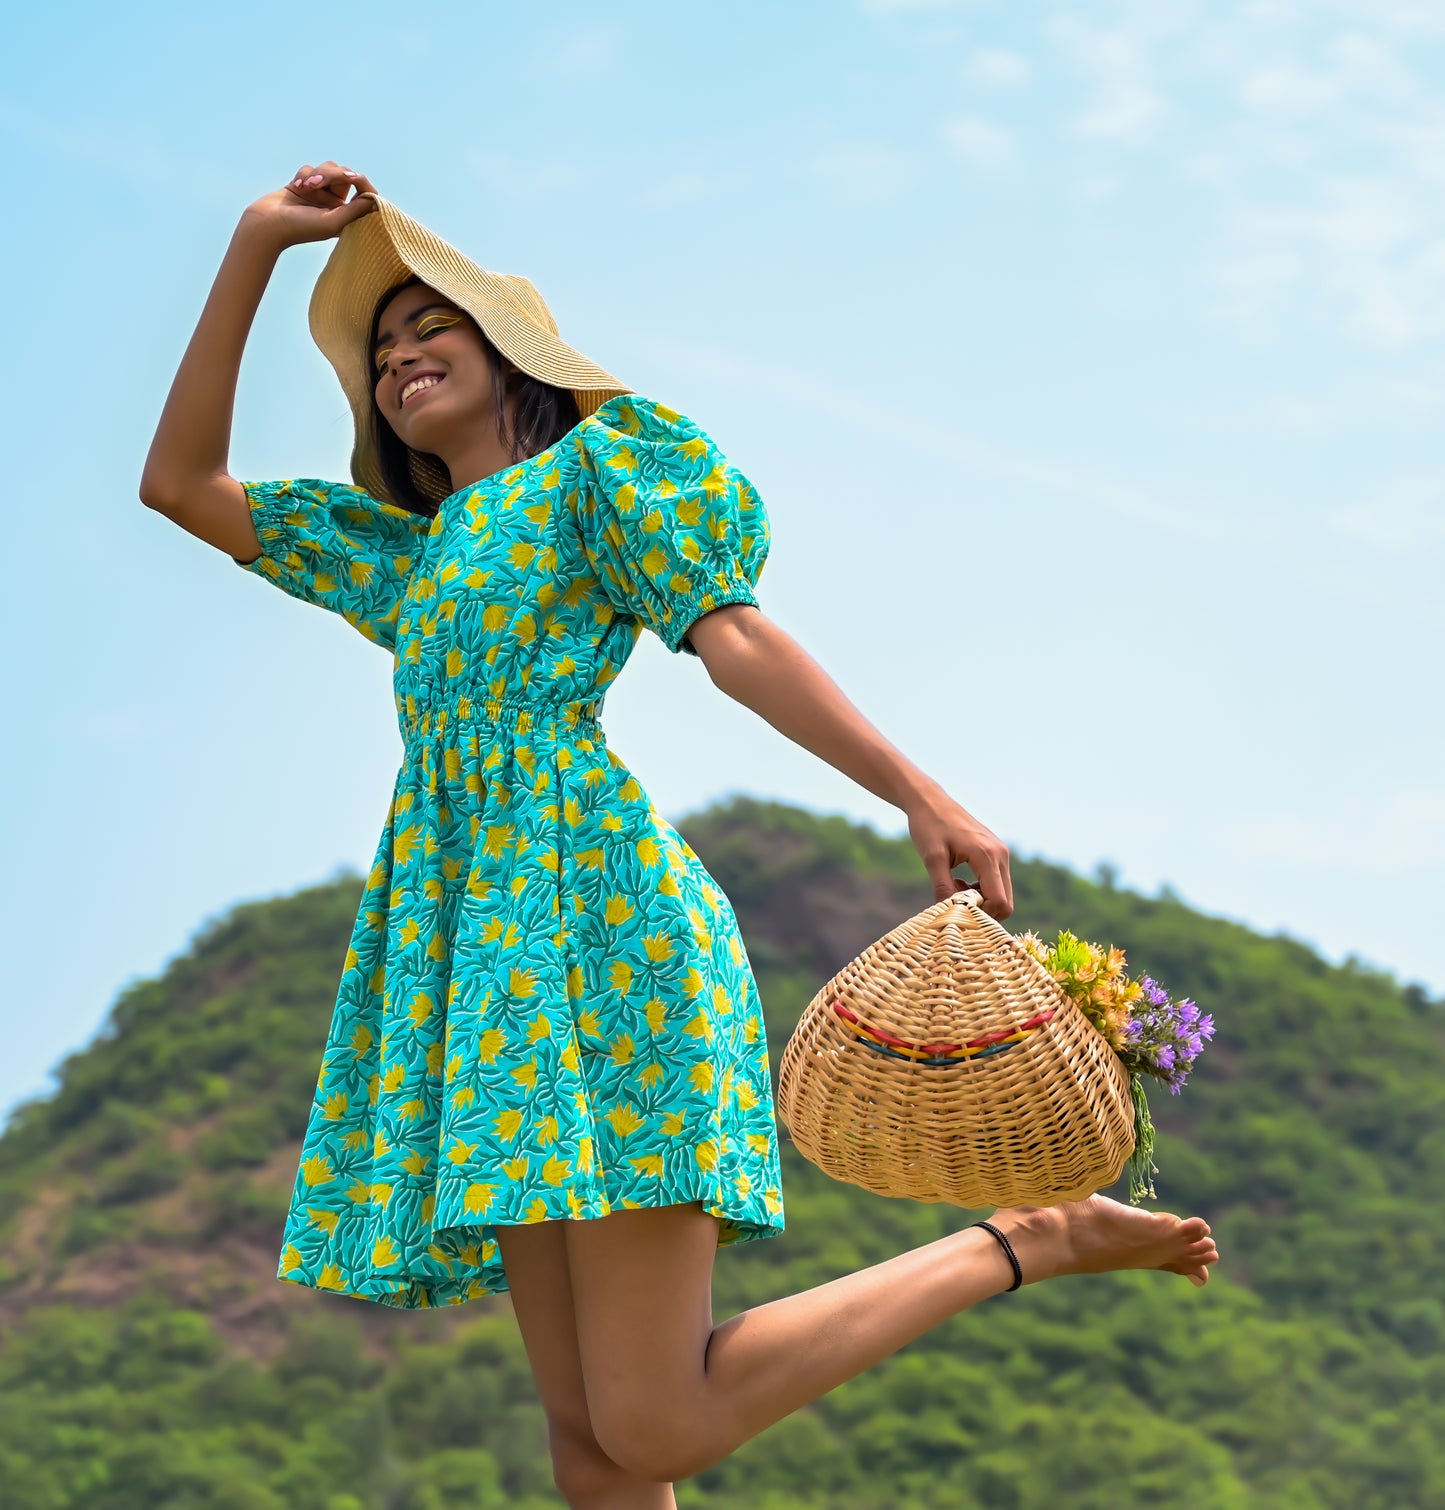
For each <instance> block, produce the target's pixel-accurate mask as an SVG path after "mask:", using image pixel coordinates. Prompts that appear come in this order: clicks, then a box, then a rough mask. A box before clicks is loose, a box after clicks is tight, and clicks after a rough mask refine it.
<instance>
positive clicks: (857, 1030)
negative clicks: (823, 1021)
mask: <svg viewBox="0 0 1445 1510" xmlns="http://www.w3.org/2000/svg"><path fill="white" fill-rule="evenodd" d="M833 1010H834V1012H836V1013H837V1014H838V1016H839V1017H841V1018H842V1019H843V1021H844V1022H846V1023H847V1024H848V1027H849V1029H850V1030H851V1031H852V1033H853V1035H854V1037H856V1038H857V1039H858V1040H859V1041H860V1042H862V1043H866V1044H867V1045H868V1047H869V1048H870V1049H872V1050H873V1051H874V1052H875V1053H878V1054H886V1055H887V1056H888V1057H889V1058H890V1059H906V1060H907V1061H908V1062H909V1063H910V1064H923V1065H928V1064H962V1063H963V1062H964V1061H966V1060H969V1059H982V1058H984V1057H985V1056H986V1055H989V1054H1003V1053H1007V1052H1008V1050H1009V1049H1012V1048H1016V1047H1017V1046H1018V1045H1019V1044H1021V1043H1022V1042H1023V1041H1024V1039H1025V1038H1027V1037H1028V1036H1029V1034H1030V1033H1034V1032H1037V1031H1038V1029H1040V1028H1041V1027H1043V1025H1044V1024H1045V1023H1046V1022H1048V1021H1050V1020H1051V1019H1052V1017H1053V1015H1054V1013H1055V1011H1056V1010H1057V1008H1055V1007H1049V1008H1047V1009H1046V1010H1045V1011H1042V1012H1039V1013H1038V1014H1037V1015H1036V1016H1033V1017H1030V1018H1029V1020H1028V1021H1027V1022H1021V1023H1019V1024H1018V1025H1017V1026H1016V1027H1012V1028H1004V1029H1003V1030H1002V1031H1001V1032H997V1033H985V1034H984V1035H983V1036H982V1037H981V1038H970V1039H969V1040H968V1041H967V1042H966V1043H909V1042H907V1041H906V1040H905V1039H902V1038H895V1037H894V1036H893V1034H892V1033H885V1032H884V1031H883V1029H882V1028H874V1027H870V1026H869V1025H868V1024H867V1023H866V1022H864V1021H863V1019H862V1018H861V1017H858V1016H857V1015H856V1014H855V1013H853V1012H850V1011H849V1010H848V1008H847V1007H845V1006H844V1005H843V1003H842V1002H840V1001H835V1002H834V1003H833Z"/></svg>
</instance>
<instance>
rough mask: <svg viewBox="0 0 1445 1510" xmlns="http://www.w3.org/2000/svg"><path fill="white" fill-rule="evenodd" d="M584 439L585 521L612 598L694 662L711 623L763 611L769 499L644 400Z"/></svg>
mask: <svg viewBox="0 0 1445 1510" xmlns="http://www.w3.org/2000/svg"><path fill="white" fill-rule="evenodd" d="M577 436H578V448H579V450H580V451H581V453H582V483H581V487H580V489H579V501H578V521H579V525H580V527H581V531H582V538H583V545H584V548H585V549H586V553H587V559H588V561H589V562H590V563H591V565H592V567H593V570H594V571H595V572H596V573H597V577H598V580H599V582H600V583H601V584H602V589H603V591H604V592H605V593H606V594H607V597H608V599H609V601H610V602H611V603H612V606H613V607H614V608H615V609H617V610H618V612H619V613H623V614H629V615H631V616H632V617H634V618H636V619H639V620H640V621H641V622H642V623H643V624H644V625H645V626H646V627H647V628H649V629H651V630H652V631H653V632H654V633H655V634H656V635H657V636H658V638H659V639H661V641H662V642H663V644H664V645H666V646H667V648H668V649H669V650H670V651H672V652H674V653H677V652H679V651H680V652H683V653H685V654H687V655H694V656H695V655H696V654H697V651H696V650H695V649H694V648H693V647H692V645H691V644H689V643H688V641H687V639H686V638H685V636H686V634H687V631H688V630H689V629H690V628H691V627H692V625H693V624H695V623H696V622H697V620H698V619H700V618H701V617H702V616H703V615H704V614H705V613H709V612H710V611H711V610H712V609H714V608H721V607H722V606H723V605H724V604H726V603H751V604H753V605H754V606H756V605H757V601H758V600H757V595H756V588H757V583H758V578H759V576H760V575H761V573H762V570H763V563H764V562H765V561H766V560H767V556H768V546H769V542H770V530H769V526H768V516H767V511H766V509H765V507H764V505H763V501H762V499H761V498H759V497H758V494H757V491H756V490H755V489H754V487H753V485H752V483H750V482H749V481H748V480H747V478H746V477H744V476H743V475H742V473H741V472H739V471H738V470H737V469H736V468H735V467H733V466H732V465H731V464H730V463H729V462H728V461H727V459H726V458H725V457H724V456H723V454H722V452H721V451H720V450H719V449H718V447H717V445H716V443H715V442H714V441H713V440H712V439H711V437H710V436H708V435H707V434H706V433H705V432H704V431H703V430H701V429H700V428H699V427H698V426H697V425H696V424H694V423H693V421H692V420H690V419H688V418H687V417H686V416H685V415H682V414H679V413H678V412H677V411H676V410H675V409H669V408H667V407H666V406H664V405H662V404H658V403H655V402H653V401H652V400H651V399H645V398H642V397H640V396H639V395H637V394H625V395H623V396H622V397H621V398H615V399H611V400H609V401H608V402H607V403H605V404H603V405H602V406H601V407H600V408H599V409H598V410H597V411H596V412H595V413H594V414H592V415H591V416H590V417H589V418H588V419H587V420H586V421H585V422H584V423H583V424H582V425H581V426H580V427H579V429H578V432H577Z"/></svg>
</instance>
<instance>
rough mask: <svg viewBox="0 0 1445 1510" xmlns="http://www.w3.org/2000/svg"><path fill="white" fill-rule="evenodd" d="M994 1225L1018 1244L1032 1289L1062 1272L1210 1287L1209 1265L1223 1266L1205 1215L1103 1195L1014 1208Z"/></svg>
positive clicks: (995, 1217) (998, 1214)
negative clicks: (1114, 1273) (1129, 1272)
mask: <svg viewBox="0 0 1445 1510" xmlns="http://www.w3.org/2000/svg"><path fill="white" fill-rule="evenodd" d="M989 1220H990V1221H991V1222H992V1223H993V1225H994V1226H996V1227H997V1228H998V1229H999V1230H1000V1231H1001V1232H1003V1233H1005V1234H1006V1235H1007V1237H1008V1240H1009V1242H1010V1243H1011V1244H1012V1245H1013V1249H1014V1252H1015V1253H1016V1254H1017V1255H1018V1261H1019V1267H1020V1268H1021V1269H1022V1270H1023V1271H1024V1283H1025V1284H1032V1283H1033V1282H1034V1281H1035V1280H1039V1279H1053V1278H1055V1277H1057V1276H1058V1275H1061V1274H1103V1273H1107V1272H1108V1271H1110V1270H1113V1269H1166V1270H1168V1271H1169V1272H1170V1273H1171V1274H1182V1275H1184V1276H1185V1278H1186V1279H1188V1280H1189V1282H1190V1284H1193V1285H1204V1284H1207V1283H1208V1281H1209V1266H1210V1265H1211V1264H1217V1263H1218V1262H1219V1249H1218V1248H1217V1247H1215V1245H1214V1239H1213V1238H1212V1237H1211V1236H1210V1235H1209V1223H1208V1222H1206V1221H1205V1220H1204V1218H1203V1217H1202V1216H1191V1217H1188V1218H1181V1217H1177V1216H1173V1215H1171V1214H1170V1213H1169V1212H1167V1211H1141V1210H1139V1209H1138V1208H1137V1207H1135V1206H1124V1205H1121V1204H1120V1203H1119V1202H1118V1201H1111V1200H1110V1199H1109V1198H1108V1196H1103V1195H1091V1196H1090V1197H1089V1198H1088V1199H1087V1200H1084V1201H1065V1202H1063V1203H1062V1204H1060V1205H1058V1206H1014V1207H1011V1208H1008V1209H1006V1210H1001V1211H996V1212H994V1214H993V1216H991V1217H990V1218H989Z"/></svg>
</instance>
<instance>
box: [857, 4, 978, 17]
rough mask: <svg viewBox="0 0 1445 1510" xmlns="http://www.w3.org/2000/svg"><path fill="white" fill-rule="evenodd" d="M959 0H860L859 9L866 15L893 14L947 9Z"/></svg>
mask: <svg viewBox="0 0 1445 1510" xmlns="http://www.w3.org/2000/svg"><path fill="white" fill-rule="evenodd" d="M957 3H958V0H858V9H859V10H861V11H862V12H863V13H864V15H869V16H891V15H893V14H894V13H895V12H898V11H909V10H947V9H949V8H950V7H952V6H953V5H955V4H957Z"/></svg>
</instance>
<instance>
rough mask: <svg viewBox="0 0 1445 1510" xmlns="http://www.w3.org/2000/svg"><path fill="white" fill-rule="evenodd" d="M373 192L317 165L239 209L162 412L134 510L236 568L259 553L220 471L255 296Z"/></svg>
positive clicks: (367, 207)
mask: <svg viewBox="0 0 1445 1510" xmlns="http://www.w3.org/2000/svg"><path fill="white" fill-rule="evenodd" d="M353 189H354V190H355V191H356V193H355V197H352V198H348V195H350V194H351V192H352V190H353ZM375 192H376V190H375V189H374V188H373V186H372V184H371V182H370V181H369V180H368V179H367V178H366V177H365V175H363V174H360V173H353V172H352V171H351V170H350V169H349V168H344V167H342V166H341V165H340V164H339V163H335V162H324V163H322V164H320V165H319V166H317V167H312V166H310V165H309V164H308V165H307V166H305V167H303V168H302V169H301V171H300V172H299V173H298V174H297V175H296V177H295V178H294V179H293V180H292V182H291V183H289V184H287V185H286V186H285V188H282V189H277V190H276V191H275V192H274V193H271V194H265V195H263V196H262V197H261V198H260V199H258V200H257V201H256V202H255V203H254V204H252V205H249V206H248V207H247V208H246V210H245V212H244V213H243V214H242V216H241V219H240V223H239V224H238V225H237V226H236V230H235V232H234V234H233V235H232V237H231V244H230V246H229V247H227V249H226V255H225V257H224V258H223V259H222V261H221V267H220V271H219V272H217V274H216V281H215V282H214V283H213V284H212V286H211V292H210V295H209V297H208V298H207V299H206V304H205V308H204V309H202V311H201V318H200V319H199V320H198V321H197V323H196V329H195V333H194V334H193V335H192V336H191V340H190V344H189V345H188V346H187V347H186V352H185V355H184V356H183V357H182V358H181V365H180V368H179V369H178V371H177V372H176V376H175V381H174V382H172V384H171V391H170V394H169V395H168V397H167V398H166V403H165V408H164V409H163V410H162V411H161V418H160V423H159V424H158V425H157V426H156V433H155V439H154V440H152V441H151V447H150V451H149V453H148V454H147V456H146V463H145V470H144V471H143V473H142V474H141V482H140V497H141V502H142V503H144V504H145V505H146V507H147V508H152V509H155V510H157V511H158V512H160V513H162V514H164V515H165V516H166V517H167V518H168V519H172V520H174V521H175V522H176V523H177V524H179V525H180V526H181V527H182V528H183V529H186V530H189V531H190V532H191V534H193V535H197V536H199V537H200V538H201V539H202V540H205V541H207V542H208V543H209V544H211V545H214V546H216V547H217V548H218V549H220V550H223V551H225V552H226V553H227V555H229V556H233V557H235V558H236V559H237V560H239V561H251V560H254V559H255V558H256V557H257V556H258V555H260V553H261V543H260V541H259V540H258V539H257V536H256V531H255V528H254V526H253V525H252V523H251V510H250V507H249V505H248V503H247V500H246V494H245V490H244V489H243V488H242V486H241V484H240V483H239V482H238V481H237V480H236V479H235V478H234V477H232V476H231V475H230V472H229V471H228V470H227V463H228V459H229V453H230V446H231V415H232V410H233V408H234V406H235V401H236V378H237V375H238V374H239V372H240V368H241V353H242V351H244V350H245V346H246V337H247V336H248V335H249V334H250V330H251V323H252V321H253V320H254V319H255V317H256V310H257V308H258V306H259V305H260V303H261V295H262V294H263V293H264V292H265V291H266V285H267V283H268V282H269V281H270V278H271V272H272V269H273V268H274V267H275V266H276V259H277V258H278V257H279V256H280V255H281V253H282V252H283V251H284V250H285V249H286V248H287V247H288V246H294V245H296V244H298V243H299V242H302V241H324V240H326V239H327V238H329V237H332V236H336V235H339V234H340V232H341V229H342V227H343V226H345V225H347V224H348V223H349V222H350V221H352V220H355V219H356V218H357V217H358V216H361V215H365V214H367V213H368V212H369V211H371V210H374V209H375V208H376V201H375V200H374V199H371V198H367V197H364V196H367V195H369V194H374V193H375Z"/></svg>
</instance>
